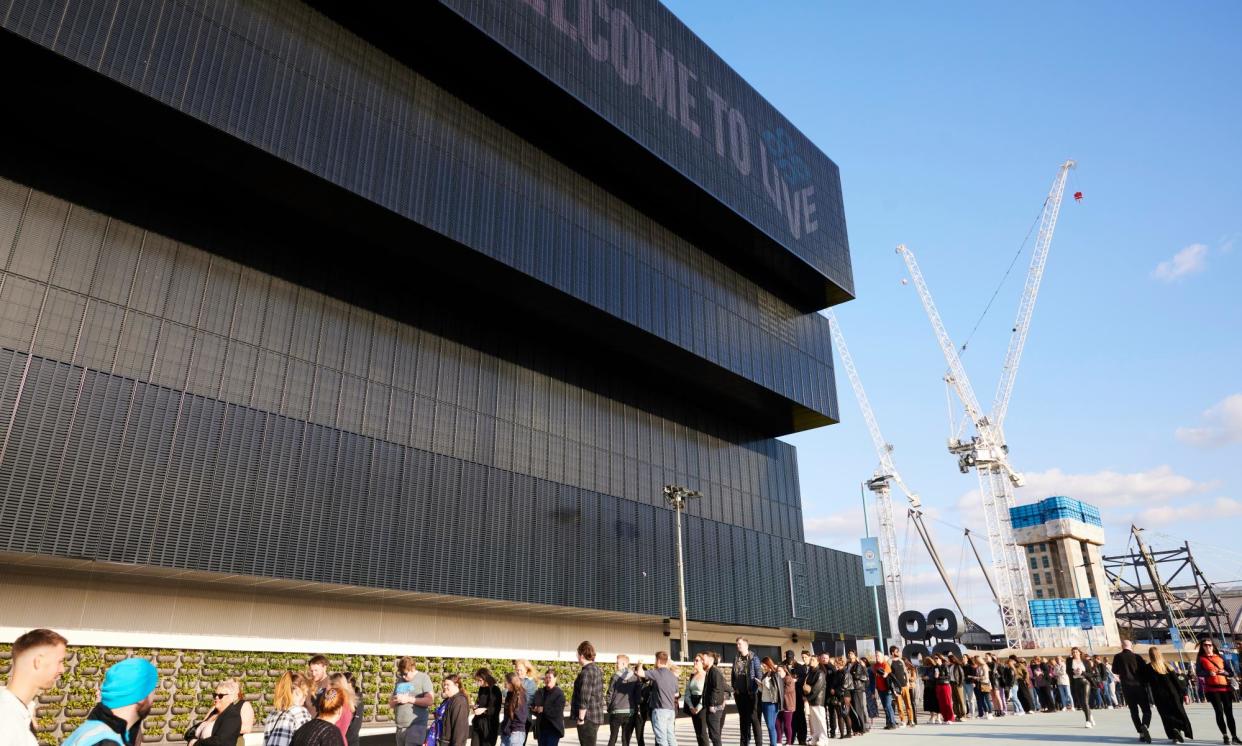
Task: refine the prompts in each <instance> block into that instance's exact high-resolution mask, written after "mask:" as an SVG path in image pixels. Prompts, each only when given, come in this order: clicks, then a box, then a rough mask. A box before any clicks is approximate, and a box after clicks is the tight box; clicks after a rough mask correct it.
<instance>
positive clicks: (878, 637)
mask: <svg viewBox="0 0 1242 746" xmlns="http://www.w3.org/2000/svg"><path fill="white" fill-rule="evenodd" d="M870 483H871V480H867V481H866V482H863V483H862V484H860V485H859V486H858V497H859V498H860V499H861V500H862V509H863V533H864V534H865V536H866V538H868V539H870V538H871V524H870V522H869V521H868V520H867V491H866V489H867V485H868V484H870ZM871 601H872V603H874V604H875V644H876V645H878V646H879V650H878V651H877V652H887V651H886V650H885V649H884V623H883V622H882V621H881V620H880V589H879V588H877V587H876V586H874V585H873V586H871ZM889 631H890V632H891V631H892V630H889Z"/></svg>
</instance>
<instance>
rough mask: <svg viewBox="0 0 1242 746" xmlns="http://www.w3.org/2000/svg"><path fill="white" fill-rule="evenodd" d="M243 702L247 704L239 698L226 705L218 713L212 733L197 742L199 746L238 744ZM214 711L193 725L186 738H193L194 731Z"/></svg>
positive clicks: (186, 733) (233, 745)
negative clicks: (222, 710)
mask: <svg viewBox="0 0 1242 746" xmlns="http://www.w3.org/2000/svg"><path fill="white" fill-rule="evenodd" d="M243 704H245V700H241V699H239V700H237V701H236V702H234V703H233V704H231V705H229V706H228V707H225V708H224V712H221V713H220V714H219V715H216V716H215V719H216V723H215V725H213V726H211V735H210V736H208V737H206V738H203V739H200V740H199V741H198V742H197V746H236V744H237V738H238V736H240V735H241V727H242V722H241V708H242V705H243ZM214 712H215V710H212V712H209V713H207V717H205V718H203V719H202V720H200V721H198V722H197V723H194V724H193V725H191V726H190V729H189V730H187V731H186V732H185V740H186V741H189V740H190V739H191V738H193V737H194V731H195V730H197V729H198V726H199V725H202V724H203V722H205V721H207V720H209V719H210V718H211V716H212V714H213V713H214Z"/></svg>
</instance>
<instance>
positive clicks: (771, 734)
mask: <svg viewBox="0 0 1242 746" xmlns="http://www.w3.org/2000/svg"><path fill="white" fill-rule="evenodd" d="M759 711H760V712H762V713H763V722H764V724H765V725H767V726H768V746H776V745H777V744H778V743H780V740H779V739H778V738H777V737H776V703H775V702H760V703H759ZM756 746H763V744H761V743H760V744H756Z"/></svg>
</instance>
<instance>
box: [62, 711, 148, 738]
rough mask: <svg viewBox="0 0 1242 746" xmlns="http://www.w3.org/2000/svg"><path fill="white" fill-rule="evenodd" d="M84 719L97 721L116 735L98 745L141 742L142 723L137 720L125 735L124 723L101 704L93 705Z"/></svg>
mask: <svg viewBox="0 0 1242 746" xmlns="http://www.w3.org/2000/svg"><path fill="white" fill-rule="evenodd" d="M86 719H87V720H98V721H99V722H101V723H103V724H104V725H106V726H108V728H109V729H111V730H112V732H113V733H115V734H116V737H115V738H108V739H106V740H104V741H101V742H100V743H116V744H121V745H122V746H124V744H126V743H129V744H138V743H141V742H142V721H141V720H139V721H138V722H136V723H134V726H133V727H132V728H130V729H129V733H128V734H126V732H125V721H124V720H122V719H121V718H119V717H117V716H116V715H115V714H113V712H112V710H111V709H109V708H107V707H104V705H103V703H102V702H99V703H97V704H96V705H95V707H94V709H92V710H91V712H90V714H89V715H87V716H86ZM83 725H85V723H83ZM78 727H79V728H81V727H82V726H81V725H79V726H78Z"/></svg>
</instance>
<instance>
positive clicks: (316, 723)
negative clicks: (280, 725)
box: [289, 676, 465, 746]
mask: <svg viewBox="0 0 1242 746" xmlns="http://www.w3.org/2000/svg"><path fill="white" fill-rule="evenodd" d="M307 679H308V681H311V683H310V686H314V681H313V680H311V679H310V677H309V676H308V677H307ZM345 697H346V695H345V692H342V691H341V690H340V689H337V688H336V687H334V686H332V683H331V682H327V686H325V687H323V688H322V689H319V690H318V692H317V694H315V695H314V696H311V697H308V698H307V699H308V700H310V699H318V700H319V702H318V709H317V710H316V714H315V717H313V718H311V719H310V720H308V721H307V722H306V723H304V724H303V725H302V727H300V728H298V729H297V730H296V731H294V733H293V740H291V741H290V742H289V746H341V744H342V743H343V742H342V740H341V730H340V728H338V727H337V723H338V722H340V719H341V715H342V713H343V712H344V709H343V708H344V707H345ZM464 743H465V741H462V742H461V743H458V744H455V746H463V744H464Z"/></svg>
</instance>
